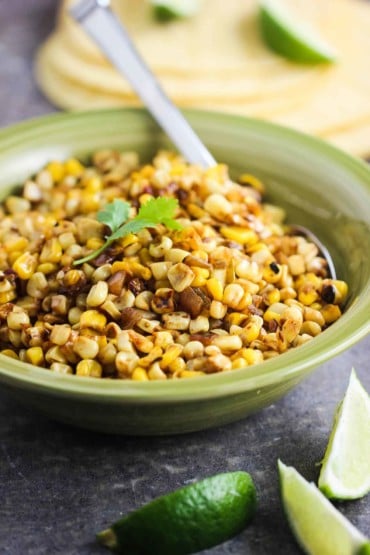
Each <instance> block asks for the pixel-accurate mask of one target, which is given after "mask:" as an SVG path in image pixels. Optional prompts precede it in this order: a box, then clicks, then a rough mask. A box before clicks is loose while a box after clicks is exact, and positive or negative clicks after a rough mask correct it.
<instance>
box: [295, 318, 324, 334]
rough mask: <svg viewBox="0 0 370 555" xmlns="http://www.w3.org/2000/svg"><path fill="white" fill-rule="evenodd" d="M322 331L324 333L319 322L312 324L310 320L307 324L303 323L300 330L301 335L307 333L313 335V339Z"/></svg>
mask: <svg viewBox="0 0 370 555" xmlns="http://www.w3.org/2000/svg"><path fill="white" fill-rule="evenodd" d="M321 331H322V330H321V326H320V325H319V324H318V323H317V322H310V321H309V320H306V321H305V322H303V324H302V326H301V329H300V333H301V334H304V333H306V334H308V335H312V336H313V337H315V336H316V335H319V333H321Z"/></svg>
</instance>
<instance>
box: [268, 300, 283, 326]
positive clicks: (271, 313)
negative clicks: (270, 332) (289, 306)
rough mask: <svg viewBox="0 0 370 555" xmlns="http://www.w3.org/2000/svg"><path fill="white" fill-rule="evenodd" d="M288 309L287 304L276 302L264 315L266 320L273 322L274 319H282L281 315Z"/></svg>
mask: <svg viewBox="0 0 370 555" xmlns="http://www.w3.org/2000/svg"><path fill="white" fill-rule="evenodd" d="M285 309H286V304H283V303H274V304H272V305H270V306H269V307H268V309H267V310H266V312H265V313H264V315H263V319H264V320H265V322H271V321H272V320H276V321H277V322H279V321H280V318H281V315H282V313H283V312H284V310H285Z"/></svg>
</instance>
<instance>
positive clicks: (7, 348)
mask: <svg viewBox="0 0 370 555" xmlns="http://www.w3.org/2000/svg"><path fill="white" fill-rule="evenodd" d="M263 192H264V191H263V185H262V183H261V182H260V181H259V180H258V179H256V178H255V177H253V176H251V175H243V176H241V178H240V181H239V183H235V182H233V181H232V180H231V179H230V178H229V176H228V170H227V167H226V166H224V165H217V166H215V167H213V168H211V169H207V170H202V169H200V168H198V167H194V166H191V165H189V164H186V163H185V162H184V161H183V159H182V158H180V157H179V156H178V155H175V154H172V153H169V152H159V153H158V154H157V155H156V156H155V158H154V159H153V161H152V163H150V164H146V165H140V164H139V160H138V156H137V154H136V153H132V152H126V153H119V152H115V151H100V152H96V153H95V154H94V155H93V156H92V159H91V163H90V165H86V166H85V165H83V164H82V163H81V162H80V161H78V160H76V159H70V160H67V161H65V162H59V161H52V162H50V163H49V164H47V166H46V167H45V168H44V169H42V170H41V171H40V172H39V173H37V175H35V176H33V177H32V178H30V179H28V180H27V181H26V182H25V183H24V184H23V186H22V191H21V193H20V194H19V195H15V194H14V195H12V196H8V197H7V198H6V200H5V201H4V202H3V203H2V205H1V209H0V245H1V246H0V270H1V273H0V349H1V353H2V354H4V355H7V356H10V357H13V358H15V359H20V360H22V361H26V362H29V363H31V364H34V365H37V366H41V367H44V368H45V369H48V371H52V372H58V373H61V374H76V375H77V376H91V377H95V378H118V379H132V380H137V381H146V380H166V379H171V378H189V377H195V376H203V375H205V374H212V373H215V372H225V371H233V370H235V369H238V368H244V367H246V366H251V365H254V364H259V363H261V362H263V361H264V360H266V359H270V358H272V357H276V356H278V355H279V354H281V353H284V352H286V351H287V350H289V349H291V348H293V347H297V346H299V345H302V344H304V343H306V342H308V341H311V340H312V339H313V338H314V337H315V336H317V335H318V334H320V333H321V332H322V331H323V330H325V329H326V328H327V327H328V326H330V324H332V323H333V322H334V321H335V320H337V319H338V318H339V317H340V316H341V306H343V302H344V300H345V298H346V295H347V285H346V283H345V282H343V281H339V280H333V279H330V278H329V277H328V272H327V264H326V261H325V259H324V258H322V257H321V256H320V254H319V252H318V248H317V247H316V246H315V245H314V244H313V243H311V242H309V241H307V240H306V239H305V238H304V237H301V236H294V235H289V234H288V233H286V232H285V230H284V225H283V220H284V212H283V210H282V209H280V208H278V207H276V206H272V205H269V204H266V203H264V202H263V200H262V198H263ZM161 196H164V197H174V198H176V199H177V200H178V207H177V209H176V214H175V217H176V221H177V223H178V224H179V225H180V226H181V229H177V230H176V229H175V230H169V229H168V228H167V227H166V226H165V225H156V226H155V227H147V228H146V227H145V228H143V229H141V230H140V231H139V232H137V233H130V234H128V235H126V236H125V237H123V238H121V239H118V240H117V241H114V242H113V243H112V244H110V246H109V247H108V248H107V249H105V250H103V252H101V254H100V255H99V256H97V257H95V258H93V259H91V260H90V261H89V262H85V263H83V264H81V263H78V260H79V259H81V257H82V258H83V257H86V255H88V254H89V253H92V252H93V251H94V250H96V249H98V248H100V247H102V245H103V244H104V241H105V239H106V237H107V235H108V236H109V231H110V230H109V229H108V228H107V226H106V225H104V224H103V223H100V222H99V221H98V219H97V213H98V212H99V211H100V210H101V209H102V208H103V207H106V206H108V205H109V204H110V203H112V202H113V201H114V200H115V199H123V200H125V201H127V202H129V203H130V215H129V216H130V218H134V217H135V214H137V212H138V210H139V208H140V206H143V205H145V204H146V203H148V201H149V200H150V199H153V198H157V197H161ZM76 262H77V263H76Z"/></svg>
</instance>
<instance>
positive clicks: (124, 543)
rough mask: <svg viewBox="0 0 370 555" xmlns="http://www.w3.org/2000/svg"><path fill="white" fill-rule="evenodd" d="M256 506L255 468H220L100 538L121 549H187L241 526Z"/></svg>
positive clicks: (164, 554)
mask: <svg viewBox="0 0 370 555" xmlns="http://www.w3.org/2000/svg"><path fill="white" fill-rule="evenodd" d="M255 508H256V491H255V487H254V484H253V481H252V478H251V477H250V475H249V474H247V473H246V472H242V471H239V472H228V473H224V474H218V475H216V476H212V477H210V478H206V479H204V480H202V481H200V482H196V483H194V484H190V485H188V486H185V487H183V488H181V489H178V490H176V491H174V492H172V493H169V494H168V495H164V496H162V497H158V498H157V499H155V500H154V501H152V502H151V503H149V504H148V505H145V506H144V507H142V508H141V509H138V510H137V511H134V512H132V513H131V514H129V515H127V516H126V517H124V518H122V519H120V520H118V521H117V522H115V523H114V524H113V525H112V526H111V527H110V528H109V529H108V530H104V531H103V532H100V534H98V540H99V541H100V542H101V543H102V544H103V545H105V546H107V547H109V548H111V549H113V550H114V551H115V552H117V553H126V554H130V555H153V554H154V553H158V554H160V555H187V554H190V553H194V552H197V551H201V550H203V549H206V548H208V547H212V546H214V545H217V544H219V543H221V542H223V541H226V540H227V539H228V538H230V537H232V536H234V535H235V534H238V533H239V532H241V530H243V528H245V526H246V525H247V523H248V522H249V520H250V519H251V518H252V516H253V514H254V512H255Z"/></svg>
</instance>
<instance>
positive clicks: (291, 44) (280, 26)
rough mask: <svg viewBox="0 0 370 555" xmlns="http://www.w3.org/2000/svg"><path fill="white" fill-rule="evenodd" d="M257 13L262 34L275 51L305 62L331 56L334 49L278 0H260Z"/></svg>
mask: <svg viewBox="0 0 370 555" xmlns="http://www.w3.org/2000/svg"><path fill="white" fill-rule="evenodd" d="M259 15H260V17H259V19H260V27H261V31H262V36H263V38H264V40H265V42H266V44H267V45H268V46H269V47H270V48H271V50H273V51H274V52H276V53H277V54H280V55H281V56H283V57H285V58H288V59H289V60H292V61H295V62H299V63H307V64H313V63H323V62H326V63H327V62H333V61H334V60H335V58H336V53H335V52H334V50H333V49H332V48H331V47H330V46H329V45H327V44H326V43H325V42H324V41H323V40H322V39H321V38H320V37H318V36H316V35H315V33H314V32H313V31H311V30H310V29H308V28H307V29H306V28H305V27H304V26H303V25H301V24H300V23H299V22H297V21H295V20H294V18H292V17H291V15H290V13H289V12H288V11H286V10H284V8H283V6H282V5H281V2H279V1H278V0H261V3H260V14H259Z"/></svg>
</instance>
